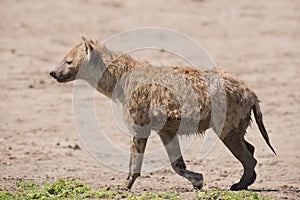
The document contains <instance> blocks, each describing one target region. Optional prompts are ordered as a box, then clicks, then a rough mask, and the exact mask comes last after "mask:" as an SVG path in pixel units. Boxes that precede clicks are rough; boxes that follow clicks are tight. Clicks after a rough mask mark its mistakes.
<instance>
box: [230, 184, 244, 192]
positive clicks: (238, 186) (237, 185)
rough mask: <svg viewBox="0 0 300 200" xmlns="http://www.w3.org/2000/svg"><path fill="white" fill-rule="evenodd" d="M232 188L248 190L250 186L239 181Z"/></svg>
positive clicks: (234, 189)
mask: <svg viewBox="0 0 300 200" xmlns="http://www.w3.org/2000/svg"><path fill="white" fill-rule="evenodd" d="M230 190H232V191H238V190H248V186H247V185H240V184H239V183H235V184H233V185H232V186H231V187H230Z"/></svg>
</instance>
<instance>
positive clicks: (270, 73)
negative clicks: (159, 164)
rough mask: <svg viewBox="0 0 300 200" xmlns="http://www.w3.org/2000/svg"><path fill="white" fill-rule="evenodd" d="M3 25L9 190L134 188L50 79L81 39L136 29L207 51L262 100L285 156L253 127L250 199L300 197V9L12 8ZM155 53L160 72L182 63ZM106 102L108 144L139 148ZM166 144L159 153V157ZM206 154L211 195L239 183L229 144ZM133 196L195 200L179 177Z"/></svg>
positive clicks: (146, 184) (2, 165)
mask: <svg viewBox="0 0 300 200" xmlns="http://www.w3.org/2000/svg"><path fill="white" fill-rule="evenodd" d="M0 18H1V21H0V30H1V31H0V61H1V62H0V63H1V64H0V65H1V73H0V76H1V78H0V90H1V93H0V97H1V103H0V119H1V123H0V152H1V153H0V185H4V188H5V189H7V190H12V189H13V188H14V185H15V183H17V182H18V181H21V180H24V181H36V182H45V181H54V180H56V179H58V178H60V177H69V178H75V179H76V180H82V181H85V182H88V183H90V184H92V185H93V186H94V187H96V188H98V187H104V186H114V185H121V184H123V183H124V179H125V178H126V176H127V174H126V173H124V172H119V171H116V170H113V169H110V168H109V167H105V166H104V165H103V164H101V163H100V162H98V161H97V160H95V159H94V158H93V157H92V156H91V155H90V154H89V153H88V151H87V150H86V149H85V148H84V147H83V144H82V143H81V141H80V139H79V136H78V134H77V132H76V128H75V123H74V119H73V110H72V97H73V93H72V92H73V84H72V83H70V84H58V83H56V82H55V81H54V80H53V79H51V78H50V76H49V75H48V72H49V71H50V70H51V69H53V68H54V67H55V66H56V65H57V64H58V63H59V62H60V60H61V59H62V58H63V56H64V55H65V54H66V53H67V52H68V51H69V50H70V49H71V48H72V47H73V46H74V45H75V44H77V43H79V42H80V35H81V34H83V35H86V36H87V37H89V38H95V39H98V40H99V41H103V40H104V39H106V38H107V37H109V36H111V35H114V34H117V33H119V32H121V31H125V30H129V29H132V28H137V27H144V26H158V27H164V28H170V29H174V30H177V31H179V32H182V33H184V34H187V35H188V36H190V37H192V38H193V39H195V40H196V41H197V42H199V43H201V44H202V45H203V46H204V47H205V48H206V50H207V51H208V52H209V53H210V55H211V57H212V58H213V60H214V61H215V62H216V63H217V65H219V66H224V68H225V69H227V70H228V71H231V72H233V73H234V74H236V75H237V76H239V77H240V78H242V79H243V80H245V81H246V82H247V83H248V84H249V85H250V86H251V87H252V88H253V89H254V90H255V91H256V92H257V94H258V95H259V96H260V98H261V100H262V103H261V107H262V111H263V114H264V121H265V124H266V126H267V129H268V131H269V134H270V137H271V142H272V143H273V145H274V147H275V149H276V151H277V153H278V156H274V155H273V154H272V152H271V151H270V150H269V149H268V147H267V146H266V144H265V143H264V141H263V139H262V137H261V135H260V133H259V131H258V129H257V126H256V125H255V124H253V125H252V127H251V128H249V129H248V134H247V138H248V140H249V141H250V142H251V143H252V144H254V146H255V147H256V152H255V157H256V158H257V160H258V165H257V174H258V177H257V181H256V182H255V184H253V185H252V186H251V187H250V188H249V189H251V190H257V191H261V192H262V193H263V194H266V195H269V196H273V197H277V198H279V199H283V198H289V199H298V198H299V197H300V192H299V187H300V154H299V150H300V146H299V142H300V135H299V131H300V129H299V125H300V123H299V119H300V107H299V103H300V90H299V86H300V79H299V76H300V67H299V65H300V46H299V41H300V40H299V39H300V38H299V37H300V23H299V22H300V2H299V1H296V0H290V1H281V0H272V1H252V0H246V1H234V0H229V1H217V0H211V1H208V0H183V1H181V0H176V1H172V3H170V1H165V0H163V1H158V0H153V1H138V0H132V1H126V2H125V1H117V0H113V1H94V0H74V1H73V0H72V1H71V0H66V1H61V0H51V1H50V0H49V1H37V0H36V1H34V0H26V1H19V0H2V1H1V6H0ZM144 54H145V57H147V58H150V59H153V60H151V61H154V62H156V61H157V62H163V63H166V64H172V65H173V64H178V63H179V64H180V62H181V61H178V59H177V60H176V59H172V58H173V57H172V56H170V55H165V54H164V53H161V52H156V53H153V52H150V53H149V52H147V51H145V52H144ZM97 102H98V104H99V106H100V107H98V108H97V109H100V110H101V113H100V114H99V113H98V115H99V119H100V121H101V123H102V124H103V126H104V128H105V129H106V130H108V131H107V132H109V137H112V138H115V140H116V142H119V143H122V142H123V145H124V144H125V145H124V146H126V145H128V144H129V140H128V141H127V140H123V139H118V138H119V137H121V136H119V135H122V134H120V131H119V130H118V128H117V126H116V125H115V123H114V120H113V117H112V115H111V114H110V113H111V106H110V105H111V104H110V101H109V100H108V99H107V98H106V97H104V96H102V95H98V96H97ZM122 137H124V135H123V136H122ZM198 140H200V143H201V140H203V138H202V139H201V138H199V139H198ZM120 141H121V142H120ZM149 143H151V141H150V142H149ZM77 145H78V146H79V147H80V149H78V148H75V147H76V146H77ZM153 145H154V146H153ZM160 145H161V144H160V143H158V142H154V143H152V147H151V148H156V147H161V146H160ZM128 148H129V147H128ZM198 150H199V149H198V148H197V147H194V148H191V149H189V150H188V152H186V153H185V158H186V160H187V165H188V168H190V169H192V170H195V171H198V172H202V173H203V174H204V179H205V186H204V188H203V189H204V190H207V189H217V188H219V189H224V190H227V189H229V187H230V185H231V184H232V183H234V182H236V181H237V180H238V179H239V178H240V176H241V172H242V170H241V166H240V164H239V163H238V161H237V160H236V159H235V158H234V157H233V156H232V155H231V153H230V152H229V151H228V150H227V149H226V148H225V147H224V145H223V144H222V143H220V142H218V143H217V145H216V147H215V148H214V149H213V151H212V152H211V153H210V154H209V155H208V156H207V157H205V158H200V157H199V155H198V154H197V152H198ZM108 155H109V152H108ZM133 190H139V191H141V190H149V191H163V190H172V191H177V192H180V193H182V194H183V195H184V196H187V197H191V196H193V195H195V194H194V192H193V190H192V188H191V185H190V184H189V183H188V182H187V181H186V180H185V179H183V178H181V177H179V176H178V175H176V174H175V173H174V172H173V171H172V170H171V169H170V167H167V168H165V169H161V170H159V171H156V172H152V173H144V174H143V176H142V177H141V178H140V179H138V181H137V183H136V184H135V185H134V188H133Z"/></svg>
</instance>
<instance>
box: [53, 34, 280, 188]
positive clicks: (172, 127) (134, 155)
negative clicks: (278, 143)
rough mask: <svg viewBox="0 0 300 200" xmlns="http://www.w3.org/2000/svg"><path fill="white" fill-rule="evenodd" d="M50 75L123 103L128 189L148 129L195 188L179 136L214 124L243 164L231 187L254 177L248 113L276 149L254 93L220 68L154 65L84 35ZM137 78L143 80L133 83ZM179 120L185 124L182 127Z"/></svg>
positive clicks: (198, 179)
mask: <svg viewBox="0 0 300 200" xmlns="http://www.w3.org/2000/svg"><path fill="white" fill-rule="evenodd" d="M50 75H51V76H52V77H53V78H54V79H56V80H57V81H58V82H61V83H65V82H70V81H73V80H75V79H83V80H86V81H87V82H88V83H89V84H90V85H91V86H93V87H95V88H96V89H97V90H98V91H99V92H101V93H102V94H104V95H106V96H107V97H109V98H112V99H113V100H115V101H119V102H121V104H124V105H125V106H123V109H124V113H125V114H124V120H125V121H126V123H127V126H128V128H129V130H130V131H131V132H132V141H131V148H130V152H131V156H130V163H129V175H128V178H127V180H128V181H127V185H126V186H127V188H131V187H132V185H133V183H134V181H135V180H136V178H137V177H139V176H140V172H141V167H142V161H143V154H144V151H145V147H146V143H147V139H148V136H149V134H150V131H151V130H155V131H157V132H158V135H159V136H160V138H161V140H162V142H163V144H164V146H165V149H166V151H167V153H168V156H169V158H170V162H171V164H172V168H173V169H174V171H175V172H176V173H177V174H179V175H180V176H183V177H185V178H186V179H188V180H189V181H191V183H192V184H193V186H194V187H196V188H202V186H203V176H202V174H200V173H195V172H192V171H189V170H187V169H186V165H185V163H184V160H183V157H182V154H181V149H180V145H179V142H178V135H191V134H204V132H205V131H206V130H207V129H209V128H213V130H214V131H215V132H216V133H217V134H218V136H219V138H220V139H221V140H222V142H223V143H224V144H225V145H226V146H227V148H228V149H229V150H230V151H231V152H232V153H233V155H234V156H235V157H236V158H237V159H238V160H239V161H240V162H241V163H242V165H243V168H244V173H243V176H242V177H241V179H240V181H239V182H238V183H235V184H233V185H232V186H231V188H230V189H231V190H242V189H247V188H248V186H249V185H251V184H253V183H254V181H255V179H256V173H255V171H254V168H255V166H256V163H257V161H256V159H255V158H254V157H253V154H254V146H252V145H251V144H250V143H248V142H247V141H246V140H245V138H244V135H245V133H246V129H247V127H248V126H249V124H250V122H251V112H253V114H254V118H255V120H256V123H257V125H258V128H259V130H260V132H261V134H262V136H263V138H264V140H265V141H266V143H267V144H268V146H269V147H270V148H271V150H272V151H273V152H274V153H275V151H274V149H273V147H272V146H271V144H270V142H269V137H268V134H267V131H266V129H265V126H264V124H263V120H262V113H261V110H260V106H259V99H258V97H257V96H256V94H255V93H254V91H253V90H252V89H250V88H249V87H248V86H247V85H246V84H245V83H244V82H243V81H241V80H239V79H237V78H235V77H234V76H232V75H231V74H230V73H227V72H224V71H222V70H219V69H205V68H202V69H195V68H191V67H177V66H155V67H154V66H153V65H151V64H150V63H148V62H141V61H138V60H136V59H134V58H132V57H130V56H129V55H126V54H117V53H115V52H113V51H110V50H108V49H107V48H106V47H105V46H103V45H100V44H99V43H98V42H94V41H92V40H86V39H85V38H83V37H82V42H81V43H80V44H78V45H76V46H75V47H74V48H73V49H72V50H71V51H70V52H69V53H68V54H67V55H66V56H65V58H64V59H63V61H62V62H61V63H60V65H59V66H58V68H57V69H56V70H55V71H51V72H50ZM138 80H142V83H143V84H141V85H140V86H138V87H136V83H137V82H138ZM187 85H188V86H189V88H192V93H194V94H195V97H196V98H195V99H196V101H195V102H192V103H191V100H190V99H191V97H190V95H191V91H189V92H187V91H188V90H187V89H186V88H187V87H186V86H187ZM116 88H117V93H116V94H114V90H116ZM222 92H223V95H220V94H221V93H222ZM178 93H179V94H180V95H178ZM213 101H214V102H215V104H216V105H215V106H213V105H212V102H213ZM222 104H223V105H224V104H225V107H222V106H221V105H222ZM157 105H158V106H157ZM214 108H215V109H216V111H215V112H217V113H219V112H223V113H225V117H224V118H223V120H222V119H220V118H219V117H218V115H216V117H215V116H213V114H212V113H213V109H214ZM199 116H200V118H198V117H199ZM199 119H200V120H199ZM182 121H186V122H188V123H185V126H181V122H182Z"/></svg>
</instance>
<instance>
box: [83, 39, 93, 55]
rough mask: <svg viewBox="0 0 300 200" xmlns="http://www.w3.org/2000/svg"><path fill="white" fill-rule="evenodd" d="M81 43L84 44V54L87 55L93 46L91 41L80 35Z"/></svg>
mask: <svg viewBox="0 0 300 200" xmlns="http://www.w3.org/2000/svg"><path fill="white" fill-rule="evenodd" d="M81 40H82V43H83V44H84V48H85V52H86V55H89V54H90V53H91V52H92V51H93V50H94V48H93V46H92V45H91V43H90V42H89V41H88V40H86V39H85V37H83V36H81Z"/></svg>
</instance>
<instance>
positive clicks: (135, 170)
mask: <svg viewBox="0 0 300 200" xmlns="http://www.w3.org/2000/svg"><path fill="white" fill-rule="evenodd" d="M147 140H148V138H139V137H132V140H131V147H130V161H129V174H128V177H127V184H126V187H127V188H128V189H130V188H131V187H132V185H133V183H134V181H135V180H136V179H137V177H139V176H140V175H141V169H142V163H143V158H144V152H145V148H146V144H147Z"/></svg>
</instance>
